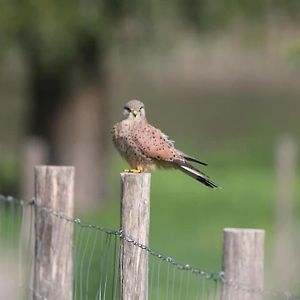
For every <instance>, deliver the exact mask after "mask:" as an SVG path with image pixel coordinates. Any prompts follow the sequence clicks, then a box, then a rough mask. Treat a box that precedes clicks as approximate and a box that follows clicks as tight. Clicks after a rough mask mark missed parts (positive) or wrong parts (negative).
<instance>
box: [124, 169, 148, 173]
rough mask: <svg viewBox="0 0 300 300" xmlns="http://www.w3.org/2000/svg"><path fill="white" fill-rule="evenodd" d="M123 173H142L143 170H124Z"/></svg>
mask: <svg viewBox="0 0 300 300" xmlns="http://www.w3.org/2000/svg"><path fill="white" fill-rule="evenodd" d="M124 172H125V173H143V172H144V170H141V169H125V170H124Z"/></svg>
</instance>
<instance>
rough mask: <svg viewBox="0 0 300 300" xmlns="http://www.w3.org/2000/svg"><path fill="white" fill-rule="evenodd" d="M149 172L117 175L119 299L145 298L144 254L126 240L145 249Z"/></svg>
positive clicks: (147, 221)
mask: <svg viewBox="0 0 300 300" xmlns="http://www.w3.org/2000/svg"><path fill="white" fill-rule="evenodd" d="M150 180H151V174H150V173H141V174H133V173H121V184H122V188H121V230H122V232H123V234H124V236H125V239H121V246H120V294H121V298H120V299H122V300H138V299H145V300H147V299H148V252H147V251H145V250H143V249H141V248H139V247H138V246H135V245H133V244H132V243H129V242H128V241H126V237H129V238H131V239H134V240H135V241H137V242H139V243H141V244H143V245H146V246H148V244H149V223H150Z"/></svg>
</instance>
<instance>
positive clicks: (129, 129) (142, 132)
mask: <svg viewBox="0 0 300 300" xmlns="http://www.w3.org/2000/svg"><path fill="white" fill-rule="evenodd" d="M123 117H124V118H123V120H122V121H121V122H119V123H116V124H115V125H114V127H113V129H112V135H113V141H114V144H115V146H116V148H117V150H118V151H119V152H120V154H121V156H123V157H124V158H125V159H126V160H127V161H128V163H129V165H130V166H131V168H132V169H131V170H126V171H129V172H136V173H141V172H144V171H146V172H147V171H151V170H154V169H156V168H175V169H179V170H181V171H183V172H184V173H186V174H187V175H189V176H191V177H193V178H195V179H196V180H198V181H200V182H202V183H203V184H205V185H206V186H208V187H211V188H217V187H218V186H217V185H216V184H215V183H214V182H212V181H211V180H210V179H209V177H208V176H206V175H205V174H203V173H202V172H200V171H199V170H198V169H196V168H195V167H194V166H193V165H191V163H190V162H194V163H198V164H201V165H206V163H204V162H202V161H200V160H198V159H196V158H194V157H192V156H189V155H187V154H185V153H183V152H181V151H180V150H178V149H176V148H175V145H174V141H172V140H170V139H169V138H168V136H167V135H165V134H164V133H163V132H161V131H160V130H159V129H157V128H155V127H154V126H152V125H150V124H149V123H148V121H147V119H146V113H145V107H144V104H143V103H142V102H140V101H138V100H131V101H129V102H128V103H127V104H125V106H124V110H123Z"/></svg>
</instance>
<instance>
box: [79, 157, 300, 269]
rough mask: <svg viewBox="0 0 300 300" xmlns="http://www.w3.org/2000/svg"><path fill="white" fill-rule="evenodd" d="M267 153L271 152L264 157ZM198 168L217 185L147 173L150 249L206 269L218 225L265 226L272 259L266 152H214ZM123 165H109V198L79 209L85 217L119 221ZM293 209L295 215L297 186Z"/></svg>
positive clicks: (216, 264)
mask: <svg viewBox="0 0 300 300" xmlns="http://www.w3.org/2000/svg"><path fill="white" fill-rule="evenodd" d="M270 156H271V157H270ZM207 158H208V159H207V161H208V162H214V163H210V164H209V167H207V169H204V168H203V170H205V171H206V172H207V173H208V174H209V175H210V176H211V178H212V179H214V180H215V181H216V182H217V183H218V184H220V185H221V186H222V189H218V190H211V189H208V188H206V187H205V186H203V185H200V184H199V183H198V182H197V181H195V180H193V179H191V178H190V177H188V176H185V175H184V174H182V173H180V172H178V171H157V172H155V173H153V174H152V187H151V229H150V230H151V232H150V245H151V247H152V248H153V249H155V250H157V251H159V252H161V253H163V254H165V255H168V256H171V257H174V258H175V259H176V260H177V261H178V262H181V263H188V264H190V265H194V266H197V267H199V268H202V269H204V270H208V271H220V269H221V250H222V235H223V233H222V231H223V228H225V227H243V228H262V229H265V230H266V261H267V265H268V264H271V263H272V262H271V261H270V260H269V258H270V256H271V255H270V256H269V254H271V253H272V249H271V248H272V243H273V235H274V224H275V219H274V210H275V186H276V182H275V179H276V178H275V172H274V171H275V170H274V164H273V162H272V159H273V157H272V155H268V154H267V153H266V156H265V157H264V155H262V156H261V157H259V158H258V157H257V156H255V157H254V156H253V157H252V156H251V153H248V154H247V153H245V155H244V158H243V155H242V156H241V155H238V154H237V155H234V153H232V154H231V155H228V156H227V157H226V158H224V156H223V155H221V154H219V153H213V154H212V155H211V157H207ZM125 166H126V165H125V164H123V163H122V162H121V161H119V160H118V161H117V162H116V164H115V165H114V167H113V171H112V173H113V174H114V175H112V181H113V187H114V191H113V195H112V197H113V201H111V202H110V203H109V204H108V205H107V206H104V207H103V208H102V209H99V211H98V212H93V213H91V214H86V215H83V216H82V217H83V218H84V219H86V220H87V221H88V222H92V223H95V224H99V225H101V226H106V227H111V228H118V227H119V205H120V204H119V193H120V187H119V185H120V183H119V177H118V173H117V172H119V171H120V170H122V168H124V167H125ZM296 196H297V197H296V198H297V199H298V201H297V203H296V209H295V212H296V213H297V218H298V219H299V198H300V197H299V189H298V190H297V195H296Z"/></svg>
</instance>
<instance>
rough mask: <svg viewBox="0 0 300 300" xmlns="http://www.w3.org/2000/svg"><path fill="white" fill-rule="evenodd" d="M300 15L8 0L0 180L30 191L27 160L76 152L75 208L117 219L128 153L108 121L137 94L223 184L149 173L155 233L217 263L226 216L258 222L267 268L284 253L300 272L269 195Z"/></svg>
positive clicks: (91, 217) (289, 101)
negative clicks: (281, 245) (115, 141)
mask: <svg viewBox="0 0 300 300" xmlns="http://www.w3.org/2000/svg"><path fill="white" fill-rule="evenodd" d="M299 25H300V2H299V1H297V0H288V1H282V0H274V1H269V0H252V1H250V0H246V1H241V0H232V1H228V0H198V1H196V0H188V1H183V0H174V1H170V0H165V1H162V0H152V1H144V0H143V1H134V0H128V1H120V0H102V1H92V0H89V1H64V2H63V3H62V2H61V1H34V0H33V1H29V0H26V1H21V2H17V1H4V2H1V4H0V43H1V48H0V101H1V102H0V103H1V109H0V193H1V194H13V195H17V196H19V197H25V198H30V197H31V196H32V195H33V183H32V177H33V175H32V174H33V165H35V164H63V165H64V164H71V165H75V166H76V171H77V177H76V180H77V183H76V207H77V213H76V215H78V216H81V217H83V218H84V219H85V220H87V221H89V222H93V223H96V224H98V225H102V226H106V227H114V228H118V227H119V193H120V182H119V181H120V180H119V172H120V171H121V170H122V169H124V168H126V163H124V162H122V160H121V159H120V158H119V156H118V154H117V152H116V151H115V150H113V146H112V143H111V138H110V128H111V127H112V125H113V124H114V123H115V122H116V121H119V120H120V118H121V113H122V108H123V104H124V103H125V102H127V101H128V100H130V99H133V98H136V99H140V100H142V101H143V102H144V103H145V106H146V112H147V117H148V120H149V121H150V122H151V123H152V124H154V125H155V126H157V127H159V128H160V129H162V131H163V132H165V133H166V134H168V135H169V136H170V137H171V138H172V139H174V140H176V145H177V147H178V148H179V149H181V150H183V151H184V152H187V153H190V154H191V155H193V156H196V157H199V159H201V160H203V161H205V162H207V163H208V167H203V171H204V172H205V173H207V174H209V176H210V177H211V178H212V179H213V180H214V181H215V182H217V183H218V184H219V185H221V186H222V187H223V189H220V190H210V189H208V188H206V187H204V186H202V185H199V183H198V182H196V181H193V180H192V179H191V178H188V177H186V176H185V175H184V174H180V173H179V172H176V171H158V172H156V173H154V174H153V175H152V194H151V243H150V245H151V247H152V248H154V249H157V250H159V251H161V252H162V253H164V254H167V255H169V256H172V257H175V258H176V259H177V260H178V261H179V262H183V263H189V264H191V265H196V266H198V267H201V268H203V269H206V270H209V271H219V270H220V269H221V249H222V229H223V228H224V227H253V228H263V229H266V231H267V236H266V262H267V270H268V274H269V275H270V278H271V279H268V280H267V281H269V282H272V281H273V279H274V282H275V281H276V280H278V278H273V277H276V276H277V275H276V274H277V271H274V270H276V266H277V262H276V261H277V260H278V259H280V257H285V265H286V268H287V271H286V272H288V274H287V273H286V272H283V273H284V274H285V275H286V277H287V278H288V280H287V282H288V284H289V285H291V287H293V286H297V284H298V285H299V282H297V279H296V278H297V275H295V274H298V275H299V258H298V260H297V255H295V256H293V255H287V253H283V254H282V255H279V256H278V255H277V254H276V253H277V251H276V245H277V244H278V235H279V233H278V232H279V231H280V228H281V227H280V226H281V225H282V224H281V223H280V222H279V221H278V219H277V217H276V216H277V214H276V205H275V204H276V199H277V196H276V190H277V187H278V179H277V175H276V163H275V161H276V159H275V153H276V151H277V150H276V149H277V145H278V143H279V141H280V140H281V139H282V136H285V135H286V134H288V135H289V136H291V137H292V138H293V139H294V141H295V144H297V141H298V137H299V133H300V126H299V111H300V101H299V96H300V84H299V79H300V65H299V64H300V36H299ZM294 170H296V176H295V177H294V178H293V177H292V178H293V179H292V180H293V182H295V183H296V182H299V168H298V169H297V164H296V163H294ZM292 172H293V170H292ZM290 189H293V190H292V191H291V194H292V196H291V197H290V198H291V201H293V204H292V213H291V214H290V215H288V221H286V222H285V223H288V224H289V225H290V227H288V231H287V232H289V233H290V232H291V230H294V231H295V232H297V230H299V218H300V213H299V211H300V210H299V205H300V201H299V199H300V197H299V196H300V195H299V194H300V190H299V185H298V186H297V185H295V188H294V187H293V184H292V185H291V188H290ZM285 223H284V224H285ZM282 226H283V227H284V228H285V225H282ZM291 236H292V238H291V239H290V240H289V242H287V249H289V250H288V251H290V252H288V253H294V252H293V251H294V250H295V249H297V247H298V246H299V241H298V237H297V235H296V234H295V235H294V233H293V234H291ZM293 249H294V250H293ZM277 270H278V268H277ZM271 274H272V276H271ZM279 277H280V276H279Z"/></svg>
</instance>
